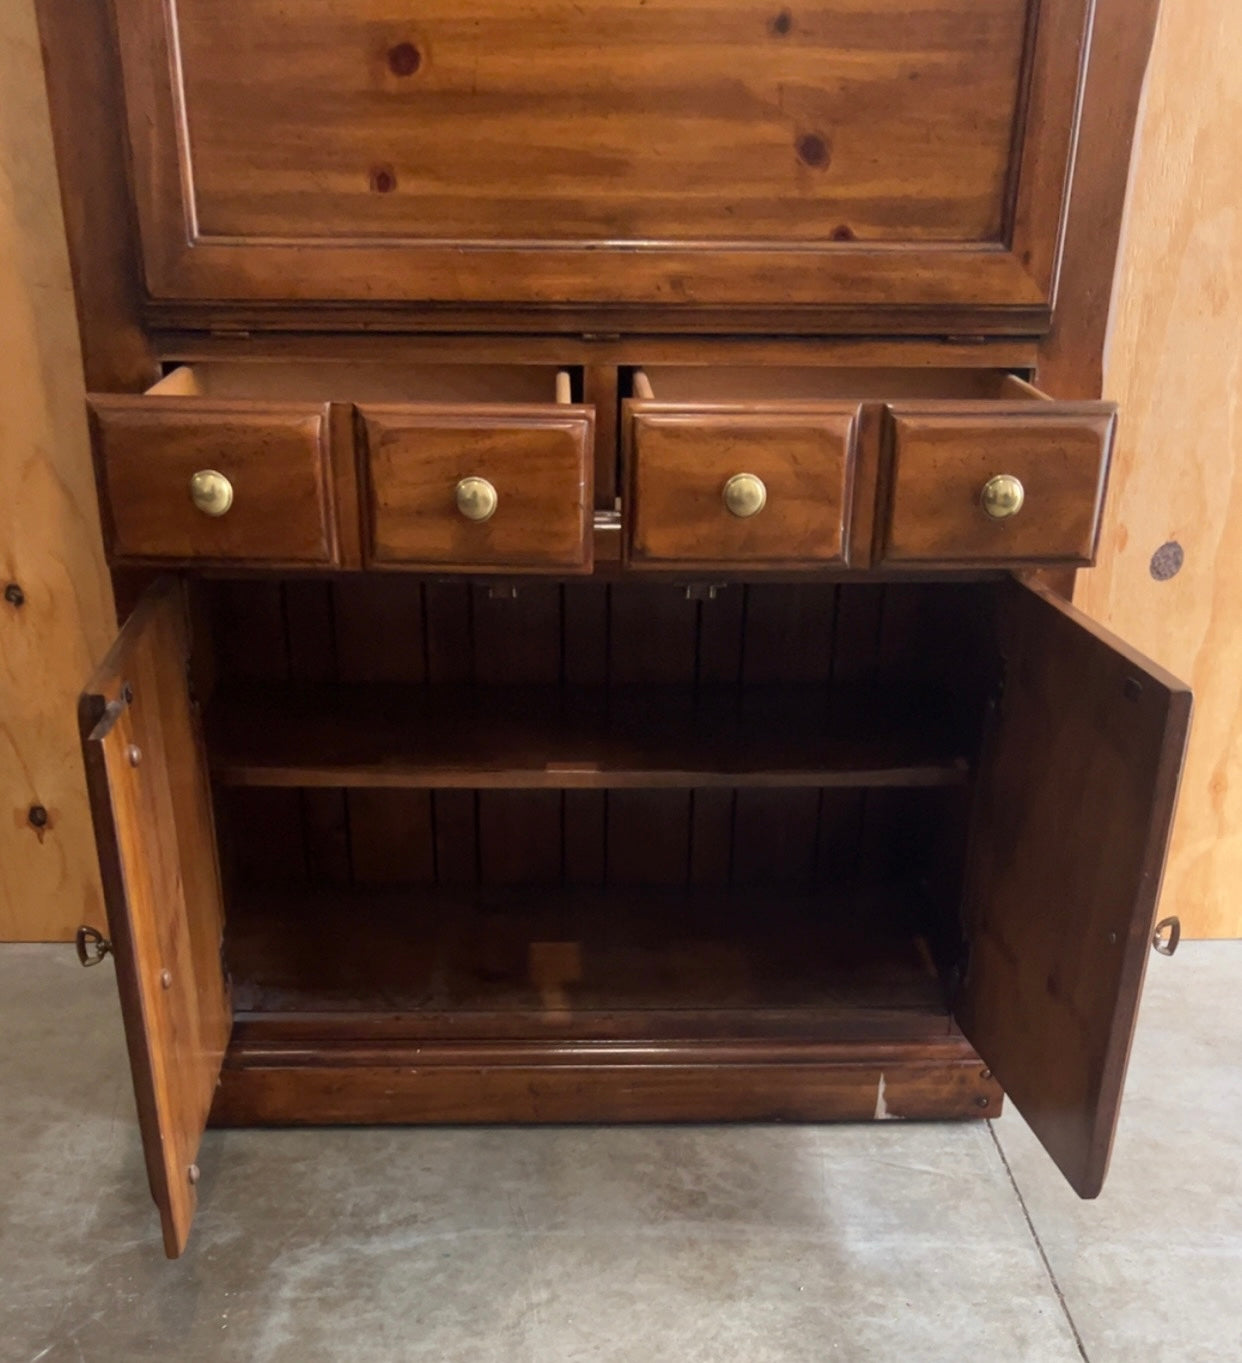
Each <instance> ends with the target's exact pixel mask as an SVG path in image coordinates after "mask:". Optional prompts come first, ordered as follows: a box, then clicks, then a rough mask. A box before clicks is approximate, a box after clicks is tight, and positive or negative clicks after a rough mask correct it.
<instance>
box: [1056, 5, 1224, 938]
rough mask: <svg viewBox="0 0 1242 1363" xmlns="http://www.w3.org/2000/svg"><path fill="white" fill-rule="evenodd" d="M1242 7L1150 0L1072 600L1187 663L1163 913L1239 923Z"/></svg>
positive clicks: (1206, 923)
mask: <svg viewBox="0 0 1242 1363" xmlns="http://www.w3.org/2000/svg"><path fill="white" fill-rule="evenodd" d="M1239 70H1242V8H1239V6H1237V5H1236V4H1234V3H1233V0H1200V3H1197V4H1194V5H1189V4H1172V3H1166V4H1164V5H1163V6H1162V7H1161V15H1160V22H1159V27H1158V30H1157V36H1156V43H1155V48H1154V53H1153V57H1152V64H1151V70H1150V75H1149V83H1148V91H1147V99H1146V104H1145V107H1144V110H1143V114H1142V119H1141V123H1140V129H1139V135H1138V139H1137V142H1138V151H1137V154H1136V158H1135V162H1134V169H1133V179H1132V188H1131V195H1130V205H1129V212H1128V218H1127V228H1126V233H1125V236H1124V238H1123V244H1122V257H1121V265H1120V272H1119V278H1118V289H1117V299H1116V306H1115V309H1114V321H1113V328H1112V339H1111V343H1110V346H1109V349H1108V352H1107V362H1106V366H1105V377H1104V389H1105V392H1106V394H1107V395H1108V396H1109V397H1110V398H1113V399H1115V400H1116V401H1117V402H1118V403H1119V404H1120V406H1121V410H1122V420H1121V425H1120V432H1119V441H1118V446H1117V452H1116V454H1115V456H1114V458H1113V472H1112V477H1111V479H1110V491H1109V499H1108V505H1107V508H1106V511H1105V517H1104V525H1103V532H1102V536H1101V541H1100V557H1099V566H1098V567H1097V568H1096V569H1095V570H1094V571H1093V572H1091V573H1085V574H1080V575H1079V579H1078V587H1077V590H1076V592H1075V601H1076V602H1077V603H1078V604H1079V605H1081V606H1082V608H1083V609H1084V610H1086V611H1087V612H1088V613H1090V614H1091V615H1093V616H1094V617H1095V618H1096V619H1098V620H1100V621H1102V622H1103V623H1104V624H1106V625H1107V626H1108V627H1109V628H1110V629H1113V630H1116V631H1117V632H1118V633H1120V634H1122V635H1124V636H1125V637H1126V638H1128V639H1130V640H1132V641H1133V642H1134V643H1135V644H1137V645H1138V646H1139V647H1141V648H1142V649H1143V650H1144V651H1145V652H1147V653H1149V654H1151V656H1153V657H1155V658H1158V659H1160V660H1161V661H1162V662H1163V663H1164V664H1165V665H1166V666H1168V667H1169V668H1171V669H1173V670H1174V671H1175V672H1178V673H1179V674H1180V675H1182V676H1185V677H1186V678H1187V679H1188V680H1189V681H1190V682H1191V684H1192V685H1193V687H1194V690H1195V723H1194V727H1193V730H1192V733H1191V739H1190V750H1189V755H1188V760H1187V768H1186V774H1185V778H1184V780H1183V783H1182V796H1181V800H1180V803H1179V806H1178V816H1177V822H1176V826H1175V829H1174V836H1173V846H1172V851H1171V853H1170V857H1169V867H1168V871H1167V873H1166V875H1165V888H1164V895H1163V899H1162V911H1163V912H1165V913H1176V914H1178V915H1179V916H1180V917H1181V919H1182V923H1183V927H1184V930H1185V931H1186V933H1187V934H1189V935H1190V936H1193V937H1239V936H1242V896H1239V894H1238V887H1239V885H1242V691H1239V687H1238V676H1239V674H1240V673H1242V632H1240V631H1239V629H1238V611H1237V602H1238V601H1239V600H1240V599H1242V461H1240V460H1239V450H1242V384H1240V383H1239V377H1238V376H1239V373H1242V329H1240V328H1239V326H1238V313H1239V308H1242V215H1240V214H1239V212H1238V177H1237V167H1238V160H1239V156H1240V155H1242V87H1240V86H1239V82H1238V77H1237V73H1238V71H1239Z"/></svg>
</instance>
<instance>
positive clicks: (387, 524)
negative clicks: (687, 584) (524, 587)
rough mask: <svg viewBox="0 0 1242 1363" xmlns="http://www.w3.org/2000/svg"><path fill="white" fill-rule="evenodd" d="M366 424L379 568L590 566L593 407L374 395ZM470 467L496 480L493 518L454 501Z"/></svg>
mask: <svg viewBox="0 0 1242 1363" xmlns="http://www.w3.org/2000/svg"><path fill="white" fill-rule="evenodd" d="M358 429H359V431H360V433H361V441H360V444H361V445H362V447H363V448H362V450H361V454H362V459H363V471H362V485H363V487H364V489H365V494H364V518H365V519H364V526H365V528H364V551H365V554H366V556H367V561H368V565H369V566H370V567H374V568H400V569H406V570H408V569H413V568H428V569H431V570H433V571H434V570H436V569H450V570H451V569H457V570H470V569H480V568H482V569H487V570H490V571H492V572H497V573H505V572H557V571H560V572H589V571H590V569H591V561H592V558H591V555H592V539H591V533H590V532H591V519H592V512H593V507H594V489H593V479H594V473H595V450H594V433H595V421H594V413H593V412H592V411H591V409H590V408H587V407H576V406H570V405H565V406H552V405H546V406H541V405H539V404H537V403H532V404H529V405H524V406H514V407H505V406H503V405H500V404H495V405H489V404H482V405H479V406H475V407H470V406H462V407H454V406H447V405H446V406H437V405H435V404H433V403H426V404H417V405H411V406H397V405H393V406H381V405H375V406H371V405H367V406H364V407H359V409H358ZM471 477H478V478H485V479H487V481H489V482H490V483H491V484H492V486H493V487H494V488H495V490H496V495H497V498H498V502H497V506H496V510H495V513H494V514H493V515H492V516H491V517H490V519H488V520H485V521H471V520H467V519H466V518H465V517H464V516H463V515H462V514H461V512H460V511H459V510H458V509H457V503H456V500H455V495H454V494H455V490H456V488H457V484H458V482H459V480H461V479H463V478H471Z"/></svg>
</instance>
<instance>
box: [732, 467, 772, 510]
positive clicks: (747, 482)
mask: <svg viewBox="0 0 1242 1363" xmlns="http://www.w3.org/2000/svg"><path fill="white" fill-rule="evenodd" d="M767 500H768V490H767V488H766V487H765V486H764V485H763V479H762V478H759V477H757V476H756V475H755V474H753V473H735V474H734V475H733V477H732V478H730V479H729V481H728V482H727V483H726V484H725V485H724V504H725V510H726V511H728V513H729V514H730V515H731V516H737V517H739V518H740V519H741V520H745V519H746V518H747V517H749V516H757V515H758V514H759V513H760V512H761V511H762V510H763V508H764V507H765V506H766V505H767Z"/></svg>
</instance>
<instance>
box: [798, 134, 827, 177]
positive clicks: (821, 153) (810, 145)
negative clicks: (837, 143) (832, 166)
mask: <svg viewBox="0 0 1242 1363" xmlns="http://www.w3.org/2000/svg"><path fill="white" fill-rule="evenodd" d="M794 150H795V151H797V153H798V160H799V161H801V162H802V163H803V164H804V165H807V166H811V167H813V168H814V169H815V170H823V169H825V167H826V166H827V165H828V162H829V161H831V160H832V149H831V147H830V146H829V145H828V139H827V138H826V137H824V136H823V135H822V134H820V133H803V134H802V135H801V137H799V138H798V140H797V141H796V142H795V143H794Z"/></svg>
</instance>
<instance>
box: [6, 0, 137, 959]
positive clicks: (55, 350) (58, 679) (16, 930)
mask: <svg viewBox="0 0 1242 1363" xmlns="http://www.w3.org/2000/svg"><path fill="white" fill-rule="evenodd" d="M87 65H89V63H88V64H87ZM78 74H79V76H80V77H81V78H83V79H85V80H87V81H88V82H89V80H90V77H89V74H88V73H87V72H86V71H81V70H80V71H79V73H78ZM0 90H2V91H3V94H2V95H0V353H2V354H3V356H4V365H5V373H4V381H3V383H0V432H3V436H2V448H0V695H2V696H3V701H2V702H0V791H2V792H3V795H4V801H3V808H2V809H0V940H6V941H8V940H27V941H40V940H64V939H66V938H69V937H71V936H72V935H73V931H74V928H75V927H76V926H77V924H78V923H79V922H82V921H83V920H84V919H85V920H89V921H91V922H95V923H98V924H99V925H100V926H103V905H102V900H101V895H100V886H99V871H98V867H97V863H96V857H95V841H94V838H93V837H92V835H91V822H90V811H89V808H88V806H87V799H86V787H85V782H84V781H83V777H82V758H81V747H80V744H79V741H78V735H77V727H76V725H75V723H74V701H75V697H76V696H77V693H78V691H79V689H80V688H81V685H82V681H83V679H84V678H85V677H86V675H87V673H88V672H89V671H90V669H91V667H92V665H93V664H94V662H95V661H96V660H97V659H98V658H100V657H102V655H103V653H104V652H105V651H106V649H107V647H108V645H109V643H110V642H111V640H112V637H113V635H114V634H115V632H116V616H115V613H114V610H113V605H112V592H111V587H110V584H109V582H108V574H107V569H106V567H105V564H104V558H103V544H102V540H101V538H100V531H99V515H98V511H97V510H96V500H95V484H94V478H93V477H92V474H91V457H90V445H89V441H88V438H87V430H86V420H85V413H84V409H83V402H82V391H83V383H82V359H81V353H80V350H79V345H78V337H77V334H76V327H75V319H74V300H73V292H72V288H71V284H70V276H69V262H68V260H67V258H66V254H65V237H64V224H63V222H62V219H61V210H60V202H59V195H58V192H57V184H56V170H55V165H54V162H53V158H52V141H51V137H50V135H49V131H48V109H47V95H46V92H45V90H44V86H43V80H42V70H41V62H40V53H39V35H38V32H37V30H36V27H35V20H34V14H33V11H32V7H31V5H30V3H29V0H17V2H16V3H13V4H7V5H4V6H0Z"/></svg>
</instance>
